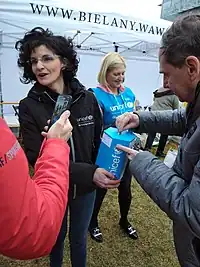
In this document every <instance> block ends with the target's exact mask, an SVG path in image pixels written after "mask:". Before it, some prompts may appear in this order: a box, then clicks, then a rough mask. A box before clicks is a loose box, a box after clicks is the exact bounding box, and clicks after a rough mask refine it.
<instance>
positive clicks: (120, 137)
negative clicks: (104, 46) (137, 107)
mask: <svg viewBox="0 0 200 267" xmlns="http://www.w3.org/2000/svg"><path fill="white" fill-rule="evenodd" d="M136 138H137V137H136V135H135V134H134V133H132V132H129V131H126V132H123V133H121V134H119V133H118V131H117V129H116V128H113V127H110V128H108V129H106V130H105V131H104V134H103V136H102V140H101V144H100V148H99V152H98V155H97V160H96V164H97V165H98V166H99V167H101V168H104V169H105V170H107V171H109V172H111V173H112V174H113V175H114V176H115V177H116V179H121V178H122V176H123V174H124V170H125V168H126V165H127V161H128V159H127V157H126V153H124V152H122V151H119V150H118V149H117V148H116V146H117V145H118V144H120V145H124V146H130V145H131V143H132V142H133V140H134V139H136Z"/></svg>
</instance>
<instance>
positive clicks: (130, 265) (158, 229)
mask: <svg viewBox="0 0 200 267" xmlns="http://www.w3.org/2000/svg"><path fill="white" fill-rule="evenodd" d="M173 146H174V145H173V144H169V145H168V146H167V149H169V148H170V147H173ZM132 193H133V200H132V206H131V210H130V215H129V219H130V221H131V222H132V223H133V225H134V226H135V227H136V228H137V230H138V233H139V239H138V240H136V241H135V240H131V239H129V238H128V237H126V236H125V235H124V233H123V232H121V230H120V229H119V226H118V220H119V207H118V203H117V190H111V191H109V192H108V194H107V196H106V198H105V201H104V203H103V206H102V208H101V212H100V216H99V218H100V226H101V229H102V232H103V236H104V242H103V243H102V244H98V243H96V242H95V241H93V240H91V239H90V237H88V264H87V266H88V267H178V266H179V264H178V262H177V259H176V255H175V251H174V245H173V241H172V231H171V230H172V223H171V221H170V220H169V219H168V218H167V216H166V215H165V214H164V213H163V212H162V211H160V210H159V208H158V207H157V206H156V205H155V204H154V203H153V202H152V201H151V199H150V198H149V197H148V196H147V195H146V194H145V193H144V191H143V190H142V189H141V188H140V187H139V185H138V184H137V183H136V182H135V181H134V180H133V182H132ZM111 229H112V231H111ZM9 266H12V267H18V266H23V267H47V266H49V262H48V258H43V259H39V260H33V261H26V262H22V261H15V260H10V259H8V258H5V257H2V256H0V267H9ZM69 266H70V261H69V247H68V240H67V239H66V248H65V258H64V265H63V267H69Z"/></svg>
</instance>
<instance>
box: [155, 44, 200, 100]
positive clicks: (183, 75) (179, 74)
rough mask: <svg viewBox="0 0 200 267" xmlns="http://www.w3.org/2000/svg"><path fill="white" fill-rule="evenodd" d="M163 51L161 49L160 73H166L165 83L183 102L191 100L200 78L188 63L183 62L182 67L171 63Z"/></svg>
mask: <svg viewBox="0 0 200 267" xmlns="http://www.w3.org/2000/svg"><path fill="white" fill-rule="evenodd" d="M162 52H163V51H162V49H160V54H159V60H160V73H162V74H163V75H164V77H163V84H164V85H167V87H168V88H169V89H170V90H172V91H173V92H174V93H175V94H176V95H177V96H178V98H179V100H180V101H181V102H191V101H192V100H193V99H194V95H195V89H196V86H197V83H198V81H199V80H200V79H199V78H198V77H197V75H196V76H195V77H194V75H193V73H192V72H191V69H190V66H189V65H188V64H183V66H182V67H180V68H178V67H174V66H173V65H171V64H169V63H168V62H167V61H166V57H165V55H164V54H163V53H162ZM193 67H194V66H193ZM198 79H199V80H198Z"/></svg>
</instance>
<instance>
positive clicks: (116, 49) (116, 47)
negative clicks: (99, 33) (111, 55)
mask: <svg viewBox="0 0 200 267" xmlns="http://www.w3.org/2000/svg"><path fill="white" fill-rule="evenodd" d="M113 44H114V48H115V52H118V51H119V46H118V45H116V43H115V42H114V43H113Z"/></svg>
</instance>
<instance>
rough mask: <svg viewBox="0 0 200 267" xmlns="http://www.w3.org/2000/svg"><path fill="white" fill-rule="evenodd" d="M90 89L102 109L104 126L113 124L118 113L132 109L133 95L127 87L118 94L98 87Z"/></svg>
mask: <svg viewBox="0 0 200 267" xmlns="http://www.w3.org/2000/svg"><path fill="white" fill-rule="evenodd" d="M90 90H91V91H93V92H94V94H95V96H96V98H97V101H98V103H99V105H100V107H101V109H102V112H103V120H104V126H105V127H108V126H109V125H112V124H114V122H115V119H116V118H117V117H118V116H119V115H121V114H123V113H125V112H132V111H133V110H134V102H135V95H134V93H133V92H132V90H131V89H130V88H128V87H125V88H124V90H123V91H120V93H119V94H118V95H114V94H112V93H109V92H106V91H104V90H103V89H102V88H100V87H96V88H90Z"/></svg>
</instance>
